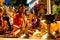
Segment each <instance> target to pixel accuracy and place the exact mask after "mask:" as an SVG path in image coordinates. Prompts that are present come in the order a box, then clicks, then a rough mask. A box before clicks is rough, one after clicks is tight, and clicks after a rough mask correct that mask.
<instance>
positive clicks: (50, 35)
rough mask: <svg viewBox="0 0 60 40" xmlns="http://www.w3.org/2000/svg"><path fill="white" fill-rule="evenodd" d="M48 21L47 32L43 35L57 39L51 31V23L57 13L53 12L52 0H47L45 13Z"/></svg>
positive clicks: (46, 37)
mask: <svg viewBox="0 0 60 40" xmlns="http://www.w3.org/2000/svg"><path fill="white" fill-rule="evenodd" d="M45 18H46V22H47V30H48V32H47V34H45V35H43V37H42V38H44V39H55V37H54V36H53V35H52V34H51V33H50V24H51V23H53V22H54V19H55V15H53V14H51V3H50V0H47V15H45Z"/></svg>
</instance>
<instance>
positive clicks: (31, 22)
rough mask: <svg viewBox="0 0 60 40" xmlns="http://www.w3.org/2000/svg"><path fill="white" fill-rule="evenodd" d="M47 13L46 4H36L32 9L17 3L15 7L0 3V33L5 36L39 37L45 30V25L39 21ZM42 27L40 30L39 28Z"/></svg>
mask: <svg viewBox="0 0 60 40" xmlns="http://www.w3.org/2000/svg"><path fill="white" fill-rule="evenodd" d="M46 13H47V8H46V4H36V5H35V6H34V8H33V11H32V10H29V8H28V9H26V8H25V6H24V5H19V6H18V7H17V8H15V7H12V6H11V5H9V6H8V7H7V6H6V4H5V3H3V4H2V5H0V34H3V35H5V37H8V36H9V37H20V38H33V36H34V37H35V36H37V37H38V38H39V37H41V36H42V35H43V34H45V32H46V29H47V27H46V25H47V24H44V23H41V20H44V19H45V14H46ZM41 29H42V30H41Z"/></svg>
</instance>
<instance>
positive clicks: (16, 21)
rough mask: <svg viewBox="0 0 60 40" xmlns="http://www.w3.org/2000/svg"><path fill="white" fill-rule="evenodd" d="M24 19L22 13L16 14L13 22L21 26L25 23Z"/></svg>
mask: <svg viewBox="0 0 60 40" xmlns="http://www.w3.org/2000/svg"><path fill="white" fill-rule="evenodd" d="M22 19H23V16H22V15H20V14H17V15H15V16H14V19H13V24H14V25H17V26H20V27H21V26H22V24H23V20H22Z"/></svg>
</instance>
